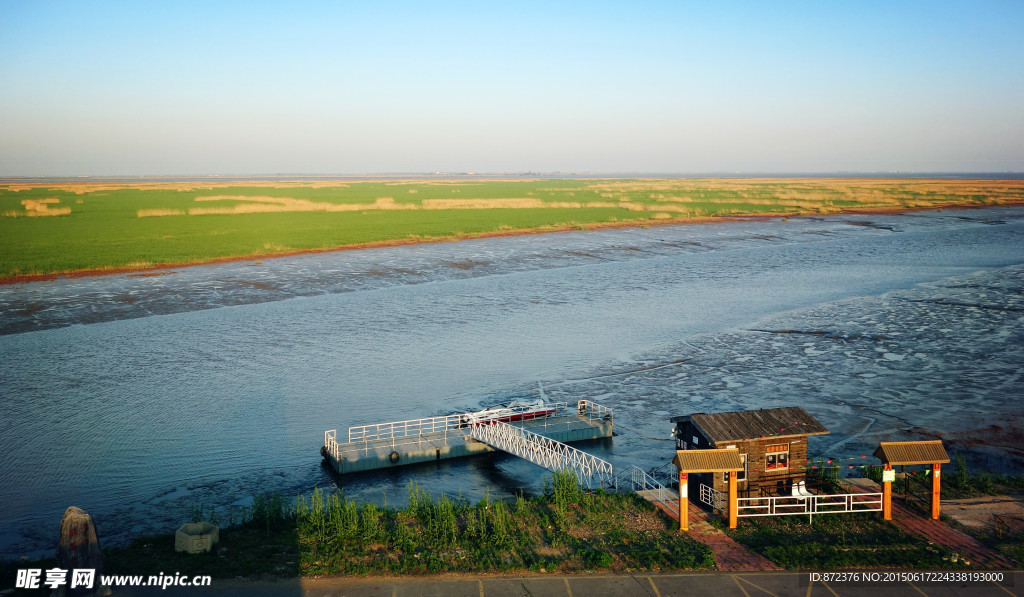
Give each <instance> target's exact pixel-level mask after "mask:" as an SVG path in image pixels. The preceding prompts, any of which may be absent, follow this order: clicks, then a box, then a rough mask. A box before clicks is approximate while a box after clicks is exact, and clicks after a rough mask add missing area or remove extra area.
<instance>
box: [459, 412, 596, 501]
mask: <svg viewBox="0 0 1024 597" xmlns="http://www.w3.org/2000/svg"><path fill="white" fill-rule="evenodd" d="M469 437H471V438H473V439H475V440H477V441H481V442H484V443H485V444H487V445H489V446H492V447H494V448H497V449H499V450H504V451H505V452H508V453H509V454H514V455H516V456H519V457H520V458H524V459H526V460H529V461H530V462H532V463H534V464H536V465H537V466H540V467H542V468H546V469H547V470H549V471H560V470H568V471H571V472H572V473H573V474H575V475H576V479H577V480H578V481H579V484H580V486H581V487H586V488H587V489H589V488H591V486H592V484H593V482H594V481H597V482H598V483H599V484H600V485H601V487H612V486H613V485H614V483H615V475H614V474H613V472H612V465H611V463H609V462H607V461H605V460H601V459H600V458H598V457H596V456H593V455H590V454H587V453H586V452H584V451H582V450H577V449H576V448H573V447H572V446H569V445H566V444H563V443H562V442H559V441H556V440H553V439H551V438H550V437H545V436H543V435H539V434H536V433H533V432H532V431H527V430H525V429H523V428H521V427H516V426H513V425H509V424H508V423H501V422H498V421H492V422H482V423H479V424H474V425H473V426H472V428H471V429H470V432H469Z"/></svg>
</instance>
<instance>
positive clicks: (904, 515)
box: [892, 496, 1014, 568]
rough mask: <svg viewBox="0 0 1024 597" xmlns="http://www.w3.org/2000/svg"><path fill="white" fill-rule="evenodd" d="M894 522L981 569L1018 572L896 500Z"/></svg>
mask: <svg viewBox="0 0 1024 597" xmlns="http://www.w3.org/2000/svg"><path fill="white" fill-rule="evenodd" d="M892 521H893V522H894V523H896V524H898V525H899V526H900V528H901V529H903V530H905V531H906V532H908V533H910V534H911V535H915V536H917V537H920V538H922V539H925V540H927V541H932V542H934V543H938V544H940V545H945V546H946V547H948V548H950V549H952V550H953V551H955V552H957V553H958V554H960V555H961V556H962V557H963V558H964V559H966V560H967V561H968V562H970V565H971V566H973V567H979V568H1014V565H1013V563H1012V562H1010V561H1009V560H1008V559H1006V558H1005V557H1003V556H1002V555H1000V554H999V553H997V552H995V551H993V550H991V549H989V548H988V547H986V546H985V545H984V544H982V543H981V542H980V541H978V540H977V539H975V538H974V537H971V536H970V535H968V534H966V533H964V532H962V531H960V530H958V529H956V528H954V527H952V526H950V525H949V524H947V523H945V522H942V521H941V520H932V519H931V517H930V516H929V515H928V514H926V513H923V512H921V511H920V510H915V509H913V508H911V507H909V506H907V505H906V504H905V503H904V502H903V500H901V499H899V498H896V497H895V496H894V497H893V500H892Z"/></svg>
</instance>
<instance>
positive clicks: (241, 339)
mask: <svg viewBox="0 0 1024 597" xmlns="http://www.w3.org/2000/svg"><path fill="white" fill-rule="evenodd" d="M851 224H855V225H851ZM1022 233H1024V209H1021V208H1000V209H991V210H974V211H965V212H956V211H944V212H930V213H917V214H908V215H891V216H870V217H869V216H856V217H854V216H847V217H835V218H823V219H794V220H790V221H751V222H746V221H736V222H728V223H722V224H715V225H699V226H685V227H683V226H674V227H664V228H650V229H639V228H638V229H635V230H612V231H600V232H585V233H583V232H581V233H566V234H552V235H542V236H526V237H516V238H498V239H486V240H479V241H467V242H461V243H453V244H436V245H423V246H417V247H401V248H388V249H379V250H368V251H359V252H339V253H329V254H319V255H312V256H303V257H295V258H283V259H278V260H266V261H264V262H262V263H258V264H254V263H245V262H240V263H233V264H222V265H215V266H204V267H196V268H187V269H183V270H181V271H179V272H176V273H172V274H168V275H161V276H153V277H132V276H111V277H103V278H84V279H75V280H58V281H55V282H47V283H37V284H22V285H14V286H5V287H0V309H2V313H3V315H2V316H0V330H2V331H3V332H4V333H5V334H6V335H3V336H0V353H2V354H3V360H4V367H3V370H2V372H0V395H2V396H3V398H2V400H3V401H2V407H3V410H4V412H3V417H0V450H2V451H3V453H4V456H5V457H4V460H3V464H2V465H0V492H2V496H0V497H2V500H0V501H2V503H4V505H5V508H4V509H3V511H2V512H0V529H2V531H0V532H2V533H3V535H2V536H0V552H2V553H7V554H10V555H16V554H21V553H28V552H30V551H32V550H40V549H49V548H50V547H51V544H52V542H53V537H52V535H54V532H53V529H54V527H55V525H56V521H59V519H60V515H61V514H62V513H63V510H64V509H65V508H66V507H67V506H68V505H71V504H75V505H79V506H81V507H83V508H86V509H87V510H89V511H90V512H92V513H93V514H94V516H96V518H97V524H98V527H99V529H100V531H101V533H102V534H103V535H104V536H105V539H106V540H108V541H119V540H123V539H124V538H126V537H128V536H130V535H131V534H133V533H137V532H141V531H147V530H149V531H159V530H168V529H170V528H172V527H174V526H175V525H176V524H178V523H180V522H181V520H182V519H183V518H185V517H187V512H188V508H189V506H190V505H192V504H193V503H194V504H200V503H202V504H205V505H207V506H210V505H217V507H218V511H219V512H222V511H225V510H226V509H227V508H228V507H229V506H230V505H232V504H235V505H239V504H244V503H246V500H248V499H251V496H252V494H253V493H255V492H257V491H269V490H281V491H282V492H285V493H286V494H288V493H294V492H296V491H306V490H309V489H311V488H312V487H313V486H315V485H321V486H327V485H333V484H334V482H335V479H334V478H333V477H332V476H331V475H330V474H329V473H327V471H326V470H325V469H324V468H322V467H321V466H320V462H319V455H318V453H317V451H318V449H319V446H320V443H321V441H322V437H323V431H324V430H325V429H328V428H339V429H344V428H345V427H346V426H347V425H353V424H360V423H369V422H376V421H391V420H400V419H405V418H416V417H421V416H427V415H431V414H440V413H445V412H451V411H454V410H459V409H462V408H476V407H477V406H478V405H480V404H486V403H489V402H492V401H496V400H504V399H507V398H509V397H512V396H527V395H535V394H536V390H537V384H538V382H539V381H542V382H543V383H544V386H545V389H546V390H547V393H548V395H549V397H550V398H552V399H555V400H570V401H573V400H576V399H579V398H590V399H592V400H595V401H597V402H600V403H602V404H607V405H609V406H612V407H613V408H615V409H616V422H617V423H619V425H620V427H619V429H618V433H619V435H618V436H617V437H615V438H614V439H613V440H611V441H605V442H595V443H592V444H588V445H587V447H586V449H588V450H590V451H593V452H594V453H595V454H597V455H599V456H601V457H602V458H606V459H609V460H611V461H612V462H613V464H615V465H617V466H621V465H624V464H629V463H636V464H639V465H641V466H643V467H645V468H649V467H652V466H657V465H660V464H662V463H664V462H665V461H667V460H668V459H669V457H670V455H671V449H672V447H671V443H670V442H667V441H661V440H663V439H665V438H667V436H668V432H669V427H670V424H669V423H668V418H669V417H671V416H674V415H678V414H686V413H689V412H697V411H721V410H733V409H743V408H757V407H773V406H782V405H793V404H796V405H801V406H804V407H805V408H807V409H808V410H809V411H810V412H812V413H813V414H814V415H815V416H816V417H818V418H819V419H820V420H821V421H822V422H823V423H824V424H825V425H826V426H827V427H829V428H830V429H831V430H832V434H831V435H828V436H823V437H818V438H814V441H813V442H812V446H811V447H812V451H820V452H822V453H827V454H828V455H831V456H837V457H842V458H854V459H857V458H859V456H860V455H861V454H867V455H869V456H870V452H871V451H872V450H873V446H874V445H876V444H877V442H878V441H879V440H884V439H910V438H916V439H923V438H933V437H942V438H943V439H945V440H947V442H951V444H950V445H952V446H953V447H954V448H963V449H967V448H969V449H971V450H972V452H971V453H972V454H973V455H975V456H976V457H977V458H985V459H988V462H990V463H995V464H996V466H1001V467H1007V468H1010V467H1018V470H1019V467H1020V466H1021V461H1022V460H1021V453H1020V450H1019V446H1020V442H1019V441H1016V442H1015V441H1014V440H1013V436H1012V434H1013V433H1014V430H1015V429H1016V430H1018V431H1017V433H1018V434H1019V429H1020V424H1019V423H1020V421H1019V418H1020V415H1021V407H1020V406H1019V404H1020V403H1021V399H1022V395H1021V393H1022V392H1021V390H1020V388H1021V387H1022V384H1021V383H1020V381H1021V380H1020V377H1021V372H1022V365H1024V354H1022V347H1024V342H1022V340H1024V338H1022V335H1024V332H1022V330H1024V326H1022V325H1021V324H1022V323H1024V311H1022V309H1024V299H1022V291H1024V268H1022V267H1021V266H1020V264H1024V242H1022V241H1024V238H1022V236H1024V234H1022ZM127 298H130V299H131V300H127ZM997 428H998V429H997ZM978 430H981V431H978ZM979 441H980V442H984V443H979ZM971 442H973V444H972V443H971ZM1013 446H1016V447H1015V448H1014V447H1013ZM851 462H853V461H851ZM872 462H873V460H872ZM540 477H541V475H540V470H539V469H537V468H536V467H534V465H532V464H529V463H527V462H524V461H521V460H517V459H515V458H513V457H510V456H505V455H499V454H495V455H490V456H486V457H481V458H477V459H470V460H466V461H444V462H440V463H434V464H430V465H424V466H422V467H417V468H409V469H395V470H390V471H382V472H377V473H370V474H365V475H359V476H353V477H350V478H346V479H344V480H343V485H344V488H345V491H346V492H347V493H348V494H349V495H353V496H355V497H358V498H360V499H372V500H377V501H379V502H384V501H388V502H389V503H397V502H401V501H402V500H404V497H405V486H406V484H407V483H408V481H409V480H411V479H415V480H416V481H417V482H418V483H420V484H421V485H422V486H423V487H424V488H426V489H427V490H428V491H432V492H433V493H441V492H445V493H448V494H451V495H456V496H457V495H462V496H463V497H467V498H471V499H476V498H478V497H480V496H482V495H483V494H484V492H485V491H489V492H490V493H491V495H492V496H501V495H508V494H510V493H512V492H515V491H517V490H520V489H522V490H525V491H528V492H537V491H539V490H540V487H541V482H540Z"/></svg>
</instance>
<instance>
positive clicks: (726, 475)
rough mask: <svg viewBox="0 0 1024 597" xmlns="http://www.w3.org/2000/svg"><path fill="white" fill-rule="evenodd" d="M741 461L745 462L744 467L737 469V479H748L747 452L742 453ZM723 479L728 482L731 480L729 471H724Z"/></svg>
mask: <svg viewBox="0 0 1024 597" xmlns="http://www.w3.org/2000/svg"><path fill="white" fill-rule="evenodd" d="M740 462H742V463H743V468H742V469H741V470H738V471H736V480H737V481H746V480H747V455H746V454H740ZM722 480H723V481H725V482H726V483H728V482H729V473H722Z"/></svg>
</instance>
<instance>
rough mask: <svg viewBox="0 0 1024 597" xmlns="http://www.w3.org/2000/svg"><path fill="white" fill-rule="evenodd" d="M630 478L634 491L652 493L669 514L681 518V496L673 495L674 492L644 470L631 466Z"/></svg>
mask: <svg viewBox="0 0 1024 597" xmlns="http://www.w3.org/2000/svg"><path fill="white" fill-rule="evenodd" d="M630 473H631V474H630V477H631V481H632V482H633V491H637V492H639V491H647V492H650V494H651V495H652V496H654V498H655V499H657V500H658V501H659V502H661V503H662V504H664V505H665V507H666V508H668V510H669V512H671V513H672V514H675V515H676V516H677V517H678V516H679V502H678V501H676V500H677V499H678V498H679V496H678V495H673V494H672V491H671V490H670V489H668V488H667V487H665V486H664V485H662V484H661V483H659V482H658V480H657V479H655V478H654V477H652V476H650V475H648V474H647V472H646V471H644V470H643V469H642V468H640V467H638V466H636V465H635V464H634V465H630Z"/></svg>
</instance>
